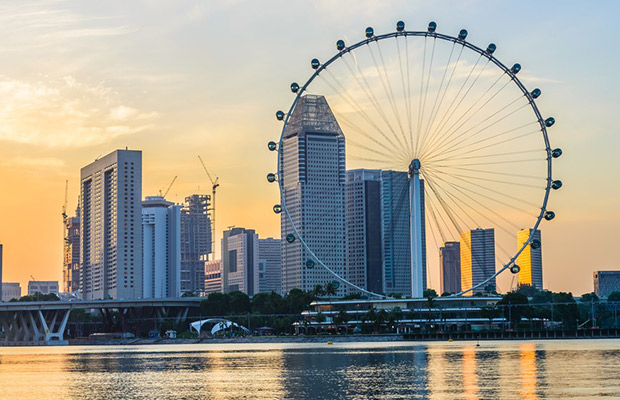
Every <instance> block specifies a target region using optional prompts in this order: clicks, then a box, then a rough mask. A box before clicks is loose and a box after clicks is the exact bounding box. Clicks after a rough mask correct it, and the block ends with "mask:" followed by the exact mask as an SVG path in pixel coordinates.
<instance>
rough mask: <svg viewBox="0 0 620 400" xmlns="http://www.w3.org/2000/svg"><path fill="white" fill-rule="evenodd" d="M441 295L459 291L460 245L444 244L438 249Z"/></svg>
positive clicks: (455, 243) (453, 243)
mask: <svg viewBox="0 0 620 400" xmlns="http://www.w3.org/2000/svg"><path fill="white" fill-rule="evenodd" d="M439 275H440V279H439V281H440V283H441V293H445V292H448V293H458V292H460V291H461V244H460V243H459V242H446V243H445V244H444V245H443V247H440V248H439Z"/></svg>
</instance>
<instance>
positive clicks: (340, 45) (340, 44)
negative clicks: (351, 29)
mask: <svg viewBox="0 0 620 400" xmlns="http://www.w3.org/2000/svg"><path fill="white" fill-rule="evenodd" d="M336 48H337V49H338V50H342V49H344V40H342V39H340V40H338V41H337V42H336Z"/></svg>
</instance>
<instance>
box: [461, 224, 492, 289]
mask: <svg viewBox="0 0 620 400" xmlns="http://www.w3.org/2000/svg"><path fill="white" fill-rule="evenodd" d="M460 248H461V249H460V250H461V289H462V290H467V289H470V288H471V287H473V286H476V285H478V284H480V283H482V282H483V281H485V280H486V279H487V278H489V277H490V276H491V275H493V274H494V273H495V230H494V229H493V228H490V229H481V228H477V229H473V230H470V231H468V232H463V233H461V242H460ZM491 287H492V288H493V290H495V288H496V283H495V278H493V279H491V280H490V281H489V282H488V283H487V284H486V285H484V287H481V288H478V289H476V290H474V291H473V293H477V292H484V291H485V290H487V288H488V289H491ZM473 293H472V291H470V292H468V293H467V295H469V296H471V295H472V294H473Z"/></svg>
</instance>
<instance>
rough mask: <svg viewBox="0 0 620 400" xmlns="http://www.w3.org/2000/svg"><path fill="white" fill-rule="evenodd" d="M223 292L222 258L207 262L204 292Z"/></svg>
mask: <svg viewBox="0 0 620 400" xmlns="http://www.w3.org/2000/svg"><path fill="white" fill-rule="evenodd" d="M211 293H222V260H210V261H206V262H205V291H204V294H205V295H207V294H211Z"/></svg>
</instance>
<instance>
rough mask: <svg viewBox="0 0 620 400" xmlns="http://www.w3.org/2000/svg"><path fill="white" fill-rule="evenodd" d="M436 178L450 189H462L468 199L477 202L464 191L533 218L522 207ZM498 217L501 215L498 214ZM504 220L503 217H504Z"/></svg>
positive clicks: (529, 212)
mask: <svg viewBox="0 0 620 400" xmlns="http://www.w3.org/2000/svg"><path fill="white" fill-rule="evenodd" d="M431 174H432V173H431ZM434 177H436V178H437V179H438V180H440V181H443V182H444V183H445V184H446V186H447V185H449V186H450V187H452V188H454V189H455V190H458V189H461V190H459V192H461V193H463V194H464V195H466V196H467V197H468V198H470V199H472V200H475V199H474V198H473V197H471V196H470V195H467V194H466V193H465V192H463V191H466V192H468V193H471V194H472V195H476V196H477V197H482V198H483V199H486V200H490V201H492V202H494V203H497V204H500V205H503V206H505V207H509V208H512V209H514V210H517V211H520V212H521V213H523V214H525V215H527V216H529V217H532V213H531V211H528V210H524V209H522V208H521V207H517V206H515V205H513V204H508V203H506V202H503V201H501V200H498V199H496V198H493V197H490V196H488V195H486V194H484V193H480V192H478V191H476V190H473V189H471V188H468V187H466V186H462V185H459V184H456V183H454V182H448V181H446V180H445V179H444V178H441V177H439V176H437V175H434ZM475 201H478V200H475ZM478 204H479V205H482V203H480V202H478ZM498 215H499V214H498ZM534 217H536V216H535V215H534ZM502 218H503V217H502Z"/></svg>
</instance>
